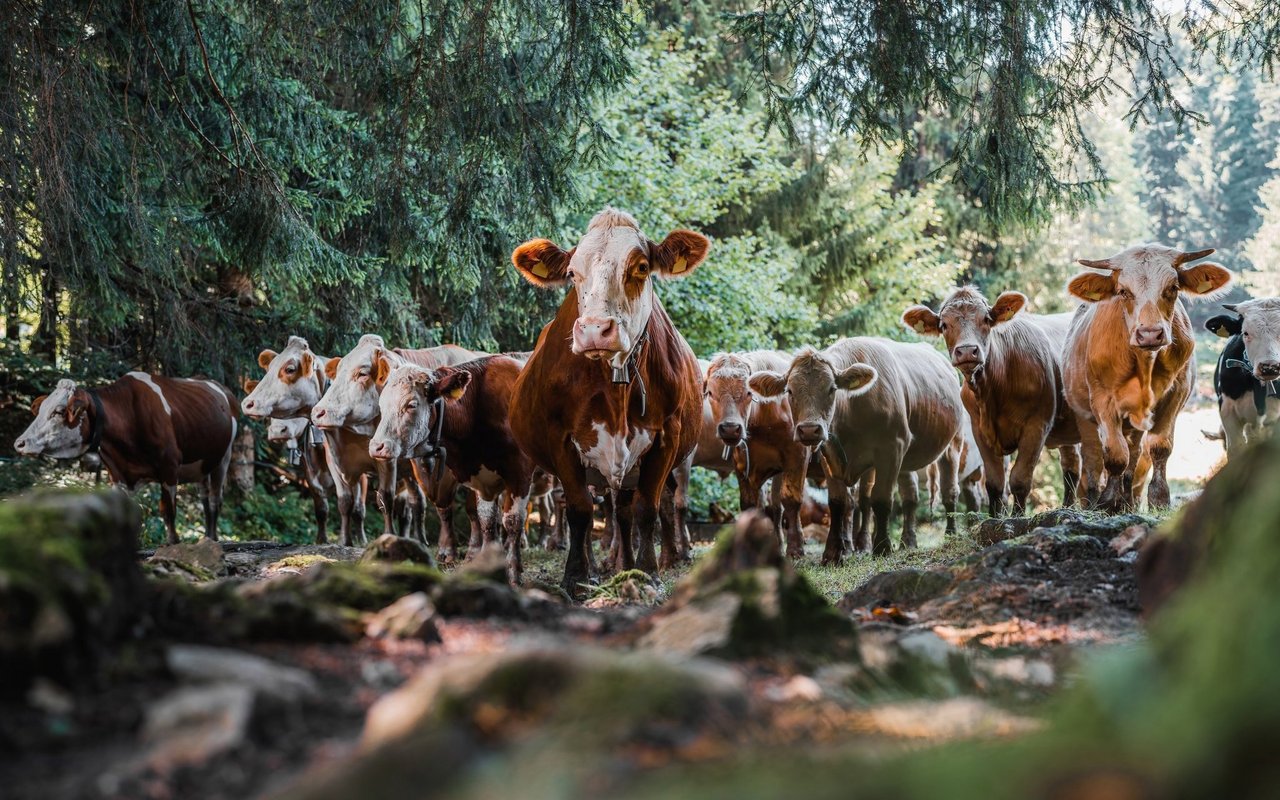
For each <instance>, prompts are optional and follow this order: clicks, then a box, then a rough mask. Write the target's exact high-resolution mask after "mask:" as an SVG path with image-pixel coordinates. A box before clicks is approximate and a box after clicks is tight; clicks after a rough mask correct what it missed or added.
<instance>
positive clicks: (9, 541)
mask: <svg viewBox="0 0 1280 800" xmlns="http://www.w3.org/2000/svg"><path fill="white" fill-rule="evenodd" d="M140 525H141V513H140V510H139V509H138V506H137V504H136V503H134V502H133V500H131V499H130V498H129V497H128V496H127V495H125V494H124V493H123V492H114V491H111V492H97V493H94V492H67V491H45V492H37V493H34V494H31V495H27V496H25V497H20V498H16V499H13V500H11V501H8V502H5V503H0V664H3V665H4V668H3V671H4V673H5V680H4V681H3V682H0V686H2V687H3V688H0V692H6V693H9V692H21V691H22V690H24V689H25V688H26V686H27V685H28V684H29V682H30V680H31V679H32V678H34V677H35V676H36V675H45V676H47V677H50V678H52V679H53V680H55V681H58V682H61V683H64V684H68V685H80V684H85V683H87V682H90V681H92V680H93V677H94V675H95V674H96V673H95V670H94V667H95V665H96V664H97V663H98V661H99V660H100V657H101V656H102V654H103V652H104V650H105V649H106V648H107V647H108V646H109V645H110V644H111V643H112V642H114V641H115V640H116V639H118V638H120V637H121V636H123V635H125V634H126V633H127V632H128V631H130V630H131V629H132V628H133V627H134V626H135V625H136V624H137V623H138V622H139V621H140V617H141V614H142V612H143V610H144V608H145V605H146V604H145V601H144V599H143V598H144V596H145V593H146V582H145V580H144V579H143V576H142V572H141V570H140V569H139V567H138V564H137V561H136V558H135V554H136V552H137V548H138V531H139V528H140Z"/></svg>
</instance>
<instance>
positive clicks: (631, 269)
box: [511, 208, 710, 367]
mask: <svg viewBox="0 0 1280 800" xmlns="http://www.w3.org/2000/svg"><path fill="white" fill-rule="evenodd" d="M709 245H710V243H709V242H708V241H707V237H705V236H703V235H702V234H700V233H695V232H693V231H686V230H675V231H672V232H671V233H669V234H667V238H666V239H663V240H662V243H661V244H655V243H653V242H651V241H649V240H648V239H647V238H646V237H645V235H644V234H643V233H641V232H640V227H639V225H637V224H636V221H635V219H634V218H633V217H632V216H631V215H630V214H626V213H623V212H621V211H617V210H615V209H612V208H606V209H605V210H604V211H601V212H600V213H599V214H596V216H595V218H594V219H592V220H591V224H590V225H588V226H587V233H586V235H584V236H583V237H582V239H581V240H580V241H579V242H578V244H577V246H576V247H574V248H573V249H572V250H569V251H568V252H566V251H564V250H562V249H561V248H560V247H558V246H557V245H556V244H554V243H553V242H551V241H548V240H547V239H534V240H533V241H530V242H525V243H524V244H522V245H520V246H519V247H517V248H516V250H515V252H514V253H512V255H511V260H512V262H513V263H514V264H515V266H516V269H517V270H519V272H520V274H521V275H523V276H524V277H525V279H526V280H528V281H529V282H530V283H532V284H533V285H535V286H540V287H550V286H563V285H564V284H566V283H569V284H571V285H572V286H573V289H574V291H575V293H576V295H577V300H578V318H577V320H576V321H575V322H574V324H573V341H572V349H573V352H574V353H575V354H577V355H585V356H587V357H588V358H592V359H609V360H610V361H611V362H612V363H613V365H614V366H615V367H622V366H623V365H624V364H625V363H626V360H627V357H628V356H629V355H630V354H631V350H632V348H633V347H634V346H635V343H636V341H637V340H638V339H639V338H640V337H641V335H643V334H644V331H645V328H647V327H648V325H649V316H650V314H652V313H653V303H654V299H653V298H654V293H653V282H652V281H651V280H650V277H651V276H653V275H660V276H663V277H675V278H683V277H684V276H686V275H688V274H689V273H691V272H693V270H694V268H695V267H697V266H698V264H699V263H701V262H702V259H703V258H704V257H705V256H706V254H707V248H708V247H709Z"/></svg>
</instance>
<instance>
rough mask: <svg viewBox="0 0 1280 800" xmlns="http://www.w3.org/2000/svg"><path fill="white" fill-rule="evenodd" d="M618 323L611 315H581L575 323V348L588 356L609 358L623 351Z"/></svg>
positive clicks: (577, 351)
mask: <svg viewBox="0 0 1280 800" xmlns="http://www.w3.org/2000/svg"><path fill="white" fill-rule="evenodd" d="M623 349H624V348H623V346H622V334H621V332H620V330H619V328H618V323H617V322H616V321H615V320H613V319H612V318H609V317H579V318H578V320H577V322H575V323H573V350H574V352H576V353H578V354H580V355H585V356H586V357H587V358H592V359H600V358H608V357H609V356H612V355H613V354H614V353H621V352H622V351H623Z"/></svg>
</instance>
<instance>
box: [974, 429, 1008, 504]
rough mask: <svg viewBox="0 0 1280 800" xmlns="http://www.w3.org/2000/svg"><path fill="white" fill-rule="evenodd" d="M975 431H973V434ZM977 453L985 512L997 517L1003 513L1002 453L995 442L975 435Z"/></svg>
mask: <svg viewBox="0 0 1280 800" xmlns="http://www.w3.org/2000/svg"><path fill="white" fill-rule="evenodd" d="M976 433H977V432H976V431H975V434H976ZM975 438H976V440H977V443H978V455H980V456H981V457H982V479H983V482H984V483H985V484H986V487H987V513H988V514H989V515H991V516H993V517H998V516H1000V515H1002V514H1003V513H1004V489H1005V480H1006V476H1005V466H1004V454H1003V453H1001V452H1000V449H999V448H998V447H997V446H996V444H995V442H991V441H988V440H987V439H986V438H985V437H982V436H976V437H975Z"/></svg>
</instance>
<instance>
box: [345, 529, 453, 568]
mask: <svg viewBox="0 0 1280 800" xmlns="http://www.w3.org/2000/svg"><path fill="white" fill-rule="evenodd" d="M360 561H361V563H365V564H367V563H369V562H372V561H389V562H391V563H393V564H398V563H401V562H403V561H409V562H412V563H414V564H423V565H425V566H428V567H433V566H435V560H434V559H432V558H431V552H430V551H429V550H427V548H426V546H425V545H423V544H422V543H421V542H417V541H414V540H413V539H407V538H405V537H403V536H396V535H395V534H394V533H384V534H382V535H381V536H379V537H378V538H377V539H374V540H373V541H372V542H370V543H369V545H368V546H367V547H365V549H364V553H362V554H361V556H360Z"/></svg>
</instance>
